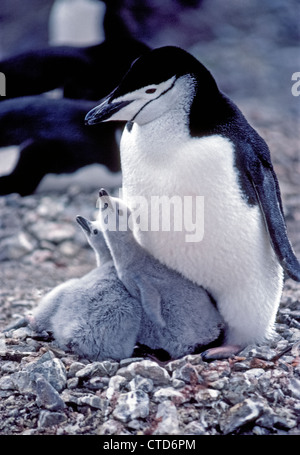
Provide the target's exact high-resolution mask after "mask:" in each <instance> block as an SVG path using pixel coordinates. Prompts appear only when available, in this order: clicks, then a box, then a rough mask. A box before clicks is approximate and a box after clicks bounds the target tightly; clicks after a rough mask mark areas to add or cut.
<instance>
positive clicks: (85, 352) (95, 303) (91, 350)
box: [29, 216, 141, 360]
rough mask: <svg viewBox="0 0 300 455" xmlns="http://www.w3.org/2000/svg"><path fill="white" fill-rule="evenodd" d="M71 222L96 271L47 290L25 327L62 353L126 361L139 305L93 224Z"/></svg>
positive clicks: (137, 324) (136, 329) (137, 325)
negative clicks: (80, 234) (86, 244)
mask: <svg viewBox="0 0 300 455" xmlns="http://www.w3.org/2000/svg"><path fill="white" fill-rule="evenodd" d="M76 220H77V222H78V224H79V225H80V227H81V228H82V230H83V232H84V234H85V236H86V238H87V240H88V242H89V244H90V245H91V247H92V248H93V249H94V251H95V254H96V261H97V265H98V267H97V268H95V269H94V270H92V271H91V272H89V273H88V274H86V275H85V276H83V277H82V278H77V279H71V280H68V281H67V282H65V283H63V284H60V285H59V286H57V287H55V288H54V289H53V290H52V291H50V292H49V293H48V294H47V295H46V296H45V297H44V298H43V299H42V300H41V302H40V303H39V305H38V306H37V308H36V309H34V310H33V312H32V315H31V316H30V317H29V320H30V325H31V327H32V328H33V329H34V330H35V331H36V332H37V333H39V332H43V331H46V332H50V333H52V335H53V338H54V339H55V342H56V343H57V344H58V346H59V347H61V348H62V349H65V350H69V351H71V352H74V353H76V354H79V355H80V356H83V357H87V358H88V359H90V360H104V359H108V358H110V359H115V360H120V359H123V358H127V357H130V356H131V355H132V352H133V350H134V346H135V343H136V339H137V335H138V332H139V328H140V321H141V307H140V304H139V303H138V302H137V301H136V300H135V299H134V298H133V297H132V296H131V295H130V294H129V293H128V291H127V290H126V288H125V287H124V286H123V284H122V282H121V281H120V280H119V278H118V276H117V273H116V269H115V267H114V263H113V261H112V258H111V255H110V252H109V250H108V248H107V246H106V243H105V240H104V237H103V234H102V232H101V231H100V230H99V229H98V228H97V226H95V223H94V222H92V221H89V220H87V219H85V218H83V217H80V216H78V217H77V218H76ZM100 264H101V266H100Z"/></svg>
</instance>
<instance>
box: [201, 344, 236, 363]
mask: <svg viewBox="0 0 300 455" xmlns="http://www.w3.org/2000/svg"><path fill="white" fill-rule="evenodd" d="M241 349H242V347H241V346H238V345H234V344H227V345H224V346H219V347H217V348H211V349H207V350H206V351H204V352H202V354H201V357H202V359H203V360H205V361H208V362H209V361H211V360H220V359H227V358H228V357H232V356H233V355H235V354H237V353H238V352H239V351H241Z"/></svg>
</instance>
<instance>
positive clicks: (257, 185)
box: [251, 160, 300, 281]
mask: <svg viewBox="0 0 300 455" xmlns="http://www.w3.org/2000/svg"><path fill="white" fill-rule="evenodd" d="M251 181H252V185H253V187H254V190H255V193H256V196H257V199H258V203H259V205H260V208H261V211H262V214H263V216H264V220H265V224H266V229H267V231H268V234H269V236H270V242H271V245H272V247H273V249H274V251H275V253H276V256H277V258H278V260H279V262H280V264H281V266H282V268H283V269H284V270H285V272H286V273H287V274H288V275H289V277H290V278H292V279H293V280H295V281H300V263H299V261H298V259H297V258H296V256H295V253H294V251H293V248H292V246H291V244H290V241H289V239H288V235H287V228H286V224H285V219H284V215H283V211H282V205H281V199H280V194H279V187H278V183H277V180H276V176H275V173H274V171H273V169H272V168H271V167H270V166H266V165H264V164H263V162H262V161H260V160H259V161H258V162H257V163H256V165H255V170H253V171H252V172H251Z"/></svg>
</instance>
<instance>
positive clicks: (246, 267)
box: [86, 47, 300, 358]
mask: <svg viewBox="0 0 300 455" xmlns="http://www.w3.org/2000/svg"><path fill="white" fill-rule="evenodd" d="M108 120H122V121H128V123H127V126H126V128H125V129H124V132H123V135H122V140H121V165H122V172H123V191H124V195H125V196H126V201H127V203H128V205H129V207H130V208H133V207H134V204H135V198H136V196H143V197H144V198H146V199H147V200H149V201H150V199H151V196H153V195H155V196H169V197H172V196H173V195H176V194H177V195H178V194H179V195H190V196H196V195H201V196H203V197H204V200H205V212H204V237H203V240H202V241H201V242H199V243H197V244H195V243H189V242H186V241H185V234H186V232H184V230H183V231H181V232H173V231H170V232H162V231H151V230H145V231H143V230H141V229H139V226H136V231H135V236H136V238H137V240H138V241H139V242H140V244H141V245H143V246H144V247H145V248H146V249H148V250H149V252H151V253H152V254H153V255H154V256H155V257H156V258H158V259H159V260H160V261H162V262H164V263H165V264H167V265H168V266H169V267H171V268H174V269H175V270H178V271H179V272H181V273H182V274H183V275H185V276H187V277H188V278H189V279H191V280H193V281H195V282H196V283H198V284H199V285H202V286H203V287H205V288H206V289H207V290H208V291H209V292H210V293H211V294H212V296H213V297H214V299H215V300H216V301H217V304H218V308H219V311H220V313H221V314H222V316H223V318H224V320H225V321H226V323H227V330H226V341H225V344H224V345H223V346H222V347H219V348H216V349H215V350H214V351H212V350H210V351H208V352H207V354H206V357H207V358H208V357H210V358H213V357H222V356H228V355H230V354H232V353H236V352H238V351H239V350H240V349H241V348H242V347H243V346H245V345H247V344H249V343H255V342H260V341H263V340H264V339H266V338H269V337H271V336H272V334H273V329H274V322H275V317H276V313H277V309H278V306H279V302H280V297H281V293H282V286H283V270H284V271H285V272H286V273H287V274H288V275H289V276H290V277H291V278H293V279H295V280H297V281H300V265H299V262H298V260H297V258H296V257H295V254H294V252H293V250H292V247H291V245H290V243H289V240H288V237H287V231H286V224H285V220H284V215H283V210H282V202H281V197H280V190H279V185H278V181H277V178H276V175H275V172H274V169H273V166H272V163H271V158H270V152H269V149H268V146H267V145H266V143H265V141H264V140H263V139H262V138H261V137H260V136H259V135H258V133H257V132H256V131H255V130H254V129H253V128H252V127H251V126H250V125H249V123H248V122H247V120H246V119H245V118H244V116H243V114H242V113H241V112H240V110H239V109H238V108H237V106H236V105H235V104H234V103H233V102H232V101H231V100H230V99H229V98H228V97H227V96H226V95H224V94H223V93H222V92H221V91H220V90H219V89H218V86H217V84H216V82H215V80H214V78H213V76H212V75H211V74H210V72H209V71H208V70H207V69H206V68H205V67H204V66H203V65H202V64H201V63H200V62H199V61H198V60H197V59H195V58H194V57H193V56H191V55H190V54H189V53H187V52H185V51H183V50H182V49H179V48H176V47H164V48H159V49H155V50H153V51H150V52H147V53H146V54H145V55H143V56H142V57H140V58H139V59H138V60H136V61H135V62H134V63H133V64H132V66H131V69H130V70H129V72H128V73H127V74H126V75H125V77H124V78H123V80H122V82H121V83H120V85H119V86H118V87H117V88H116V89H115V90H114V91H113V92H112V93H111V94H110V95H109V96H108V97H107V98H106V100H105V101H104V102H102V103H101V104H100V105H99V106H96V107H95V108H94V109H92V110H91V111H90V112H89V113H88V114H87V116H86V122H87V123H88V124H94V123H98V122H102V121H108ZM141 176H143V177H142V178H141ZM145 207H146V208H145V211H148V207H147V206H145ZM146 215H149V216H151V213H148V212H147V213H146Z"/></svg>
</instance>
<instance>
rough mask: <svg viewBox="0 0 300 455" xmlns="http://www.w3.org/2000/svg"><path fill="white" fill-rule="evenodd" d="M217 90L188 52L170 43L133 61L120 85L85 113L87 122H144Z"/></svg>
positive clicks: (202, 68) (199, 64)
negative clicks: (198, 95)
mask: <svg viewBox="0 0 300 455" xmlns="http://www.w3.org/2000/svg"><path fill="white" fill-rule="evenodd" d="M196 93H197V94H200V99H201V98H202V100H203V102H204V103H205V102H206V100H207V99H208V98H209V97H211V96H213V94H217V93H218V88H217V85H216V83H215V80H214V78H213V77H212V75H211V74H210V72H209V71H208V70H207V69H206V68H205V66H203V65H202V64H201V63H200V62H199V61H198V60H197V59H196V58H194V57H193V56H192V55H190V54H189V53H188V52H186V51H184V50H182V49H180V48H178V47H173V46H166V47H161V48H158V49H154V50H152V51H149V52H147V53H146V54H144V55H142V56H141V57H139V58H138V59H137V60H135V61H134V62H133V64H132V65H131V68H130V69H129V71H128V72H127V74H126V75H125V76H124V78H123V80H122V81H121V83H120V85H119V86H118V87H117V88H116V89H115V90H114V91H113V92H112V93H110V94H109V95H108V96H107V97H106V98H105V99H104V100H103V102H102V103H101V104H100V105H99V106H96V107H95V108H93V109H92V110H91V111H90V112H88V114H87V115H86V118H85V121H86V123H87V124H89V125H93V124H95V123H99V122H104V121H108V120H118V121H131V122H136V123H138V124H145V123H148V122H150V121H152V120H154V119H156V118H158V117H160V116H161V115H162V114H164V113H165V112H166V111H168V110H170V109H173V108H176V107H177V106H178V105H182V106H183V107H184V108H185V107H186V106H188V105H191V103H192V101H193V98H194V96H195V94H196Z"/></svg>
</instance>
